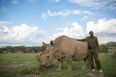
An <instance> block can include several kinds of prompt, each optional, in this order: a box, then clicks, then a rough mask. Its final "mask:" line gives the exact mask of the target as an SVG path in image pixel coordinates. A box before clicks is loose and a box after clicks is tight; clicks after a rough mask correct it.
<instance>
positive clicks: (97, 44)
mask: <svg viewBox="0 0 116 77" xmlns="http://www.w3.org/2000/svg"><path fill="white" fill-rule="evenodd" d="M96 46H97V52H98V53H100V48H99V43H98V39H97V37H96Z"/></svg>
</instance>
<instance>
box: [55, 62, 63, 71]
mask: <svg viewBox="0 0 116 77" xmlns="http://www.w3.org/2000/svg"><path fill="white" fill-rule="evenodd" d="M62 68H63V61H59V65H58V68H57V69H56V70H57V71H59V70H61V69H62Z"/></svg>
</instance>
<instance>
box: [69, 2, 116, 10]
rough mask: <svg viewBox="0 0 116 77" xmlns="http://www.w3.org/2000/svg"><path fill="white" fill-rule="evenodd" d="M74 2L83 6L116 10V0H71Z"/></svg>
mask: <svg viewBox="0 0 116 77" xmlns="http://www.w3.org/2000/svg"><path fill="white" fill-rule="evenodd" d="M69 1H70V2H72V3H77V4H80V5H82V6H87V7H91V8H95V9H108V10H116V5H115V3H116V0H69Z"/></svg>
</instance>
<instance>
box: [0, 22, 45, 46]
mask: <svg viewBox="0 0 116 77" xmlns="http://www.w3.org/2000/svg"><path fill="white" fill-rule="evenodd" d="M4 22H5V21H4ZM6 23H7V21H6ZM6 23H4V25H5V24H6ZM45 34H46V31H45V30H43V29H40V28H39V27H38V26H34V25H33V26H32V25H27V24H21V25H19V26H13V27H10V28H8V27H7V26H3V23H2V24H0V42H10V43H14V44H17V43H20V44H26V43H27V42H28V44H29V43H30V44H34V43H36V44H37V43H38V40H41V39H43V36H45ZM38 45H39V43H38Z"/></svg>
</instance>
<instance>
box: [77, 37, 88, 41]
mask: <svg viewBox="0 0 116 77" xmlns="http://www.w3.org/2000/svg"><path fill="white" fill-rule="evenodd" d="M76 40H77V41H83V42H84V41H87V37H86V38H84V39H76Z"/></svg>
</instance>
